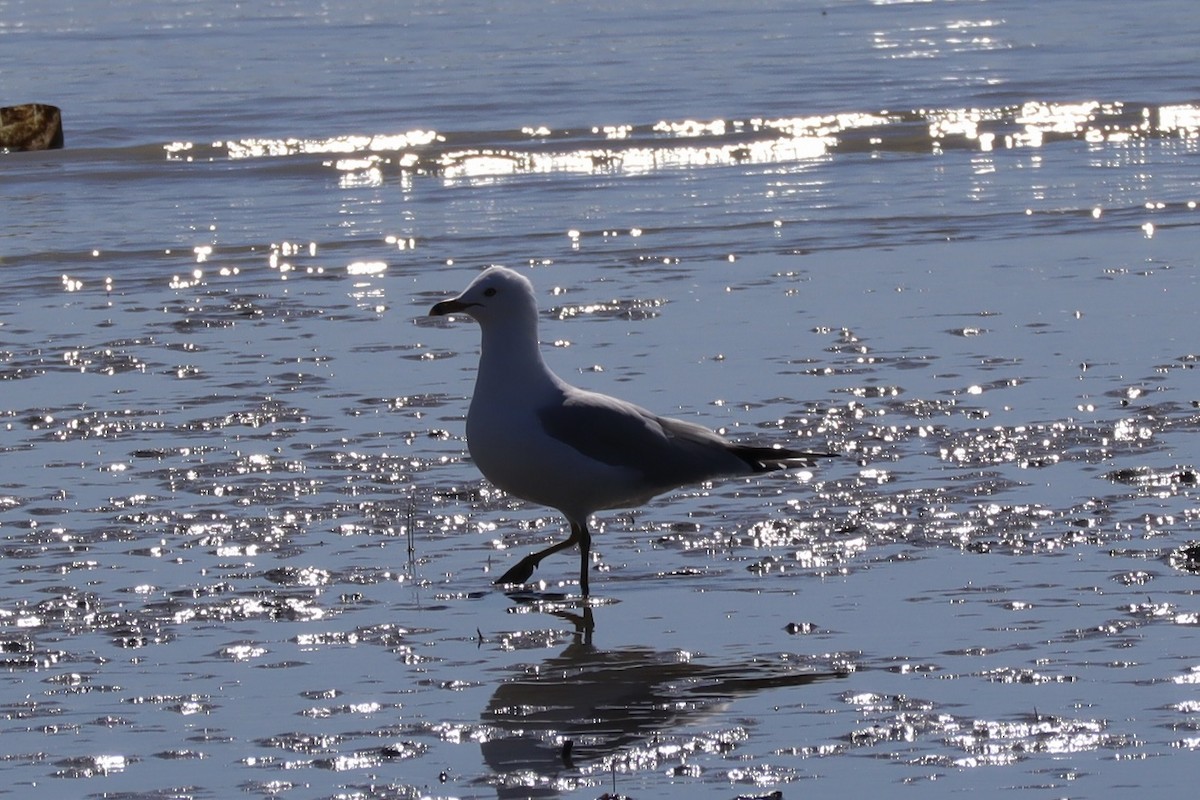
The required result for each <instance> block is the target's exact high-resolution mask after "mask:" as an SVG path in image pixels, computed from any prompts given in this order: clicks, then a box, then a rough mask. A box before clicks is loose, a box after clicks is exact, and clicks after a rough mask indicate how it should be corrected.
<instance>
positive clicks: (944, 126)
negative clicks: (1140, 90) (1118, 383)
mask: <svg viewBox="0 0 1200 800" xmlns="http://www.w3.org/2000/svg"><path fill="white" fill-rule="evenodd" d="M1159 138H1182V139H1195V138H1200V105H1196V104H1189V103H1182V104H1169V105H1159V106H1150V105H1143V104H1139V103H1131V102H1124V101H1107V102H1106V101H1099V100H1086V101H1078V102H1043V101H1039V100H1030V101H1027V102H1024V103H1021V104H1015V105H1005V106H1000V107H996V108H943V109H913V110H909V111H875V112H844V113H829V114H816V115H805V116H796V117H781V118H775V119H767V118H749V119H744V120H738V119H731V120H724V119H717V120H710V121H706V122H702V121H696V120H678V121H660V122H656V123H654V124H646V125H634V124H621V125H597V126H594V127H591V128H590V129H585V130H551V129H549V128H546V127H544V126H540V127H525V128H522V129H521V130H520V131H498V132H497V131H475V132H471V131H466V132H455V133H449V132H437V131H430V130H413V131H407V132H403V133H375V134H361V135H339V136H331V137H327V138H282V139H263V138H247V139H240V140H230V141H218V142H213V143H212V144H208V145H201V144H196V143H192V142H172V143H170V144H167V145H165V146H164V148H163V149H164V150H165V153H166V157H167V158H168V159H169V160H187V161H212V160H219V159H230V160H240V159H255V158H287V157H299V156H316V157H319V158H321V160H322V166H325V167H331V168H334V169H337V170H339V171H341V172H345V173H359V172H363V171H370V170H375V169H378V168H380V167H381V166H384V165H388V166H392V167H398V168H399V170H400V171H401V172H402V173H404V174H407V175H433V176H438V177H441V178H443V179H446V180H472V179H503V178H505V177H509V176H515V175H525V174H544V173H580V174H595V173H617V174H622V173H623V174H638V173H645V172H653V171H657V170H663V169H676V168H698V167H721V166H731V165H741V164H773V163H791V162H801V161H807V160H813V159H818V158H823V157H827V156H829V155H831V154H836V153H852V152H864V151H871V152H915V153H921V152H928V153H934V152H938V151H941V150H945V149H951V148H953V149H974V150H980V151H991V150H999V149H1023V148H1036V147H1043V146H1046V145H1048V144H1051V143H1053V142H1058V141H1078V140H1083V141H1087V142H1090V143H1097V144H1099V143H1105V142H1128V141H1136V140H1147V139H1159Z"/></svg>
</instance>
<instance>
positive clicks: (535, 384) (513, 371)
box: [475, 312, 558, 398]
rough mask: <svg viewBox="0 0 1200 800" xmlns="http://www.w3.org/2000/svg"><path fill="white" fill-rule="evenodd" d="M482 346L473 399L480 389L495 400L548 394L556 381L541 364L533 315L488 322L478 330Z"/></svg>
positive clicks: (535, 319)
mask: <svg viewBox="0 0 1200 800" xmlns="http://www.w3.org/2000/svg"><path fill="white" fill-rule="evenodd" d="M480 328H481V329H482V345H481V350H480V354H479V374H478V375H477V377H476V379H475V386H476V391H475V397H479V396H480V394H481V392H480V391H479V389H480V388H481V387H487V388H486V393H487V394H489V395H491V396H492V397H493V398H496V397H497V396H498V395H504V394H507V393H509V392H516V393H519V394H521V395H525V396H526V397H530V396H536V394H537V393H538V392H543V391H548V390H550V389H551V388H553V387H554V386H555V385H556V384H557V383H558V378H557V377H556V376H555V375H554V373H552V372H551V371H550V368H549V367H547V366H546V362H545V361H543V360H542V353H541V348H540V347H539V346H538V336H537V315H536V312H535V313H534V314H531V315H522V316H521V317H511V318H506V319H493V320H488V322H487V323H486V324H483V325H481V326H480Z"/></svg>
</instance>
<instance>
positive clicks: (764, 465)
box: [730, 444, 839, 472]
mask: <svg viewBox="0 0 1200 800" xmlns="http://www.w3.org/2000/svg"><path fill="white" fill-rule="evenodd" d="M730 449H731V451H732V452H733V454H734V455H735V456H737V457H738V458H740V459H742V461H745V462H746V463H747V464H748V465H749V466H750V469H751V470H753V471H754V472H771V471H773V470H777V469H795V468H796V467H812V466H816V463H817V460H818V459H821V458H837V457H838V455H839V454H838V453H809V452H806V451H803V450H788V449H787V448H786V447H755V446H754V445H746V444H735V445H734V446H733V447H732V448H730Z"/></svg>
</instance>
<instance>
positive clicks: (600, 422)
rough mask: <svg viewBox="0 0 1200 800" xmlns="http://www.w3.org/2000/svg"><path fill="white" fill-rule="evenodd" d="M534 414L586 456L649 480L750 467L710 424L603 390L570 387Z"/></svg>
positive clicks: (672, 481)
mask: <svg viewBox="0 0 1200 800" xmlns="http://www.w3.org/2000/svg"><path fill="white" fill-rule="evenodd" d="M538 419H539V420H540V421H541V424H542V426H543V428H545V430H546V432H547V433H549V434H550V435H551V436H553V437H554V438H555V439H558V440H559V441H561V442H563V443H564V444H566V445H569V446H570V447H572V448H574V449H575V450H578V451H579V452H580V453H582V454H584V455H586V456H587V457H588V458H592V459H595V460H596V461H600V462H602V463H604V464H608V465H609V466H612V467H618V468H622V469H629V470H634V471H635V472H637V473H639V474H641V475H642V476H643V478H644V479H645V480H646V481H647V482H649V483H650V484H653V485H658V486H664V487H666V486H679V485H681V484H685V483H693V482H696V481H702V480H706V479H708V478H713V477H716V476H718V475H726V474H736V473H739V472H749V471H750V468H749V466H748V465H747V463H746V462H745V461H744V460H743V459H741V458H739V457H738V456H737V454H736V453H734V452H733V451H732V450H731V446H730V444H729V442H727V441H726V440H725V439H723V438H722V437H720V436H718V435H717V434H716V433H714V432H712V431H710V430H709V429H708V428H705V427H703V426H701V425H695V424H693V423H691V422H684V421H682V420H677V419H670V418H667V417H660V416H658V415H656V414H653V413H651V412H649V411H647V410H646V409H644V408H641V407H639V406H636V405H634V404H632V403H627V402H625V401H623V400H618V399H616V398H615V397H609V396H607V395H602V394H596V393H593V392H584V391H582V390H578V389H574V388H569V389H568V390H567V391H566V393H565V394H564V396H563V400H562V402H561V403H554V404H553V405H550V406H548V407H545V408H542V409H539V410H538Z"/></svg>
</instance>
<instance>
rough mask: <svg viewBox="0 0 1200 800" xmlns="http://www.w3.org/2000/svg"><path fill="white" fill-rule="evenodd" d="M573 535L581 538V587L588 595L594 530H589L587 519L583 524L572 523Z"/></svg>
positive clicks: (585, 595) (584, 593)
mask: <svg viewBox="0 0 1200 800" xmlns="http://www.w3.org/2000/svg"><path fill="white" fill-rule="evenodd" d="M571 536H572V537H574V538H578V539H579V589H580V591H582V592H583V596H584V597H587V596H588V566H589V564H588V562H589V561H590V560H591V553H592V532H591V531H589V530H588V527H587V520H584V521H583V524H581V525H576V524H575V523H574V522H572V523H571Z"/></svg>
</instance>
